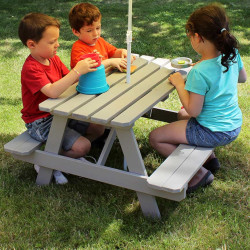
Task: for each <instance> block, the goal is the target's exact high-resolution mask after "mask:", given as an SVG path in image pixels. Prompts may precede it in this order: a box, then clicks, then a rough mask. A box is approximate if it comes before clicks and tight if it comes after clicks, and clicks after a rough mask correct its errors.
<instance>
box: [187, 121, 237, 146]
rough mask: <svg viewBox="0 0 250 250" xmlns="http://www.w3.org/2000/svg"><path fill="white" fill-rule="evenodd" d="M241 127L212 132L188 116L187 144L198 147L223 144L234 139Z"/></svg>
mask: <svg viewBox="0 0 250 250" xmlns="http://www.w3.org/2000/svg"><path fill="white" fill-rule="evenodd" d="M240 130H241V127H239V128H237V129H234V130H232V131H228V132H213V131H211V130H210V129H208V128H206V127H204V126H202V125H200V124H199V123H198V122H197V121H196V119H195V118H193V117H192V118H190V119H189V121H188V123H187V128H186V137H187V141H188V144H190V145H194V146H199V147H212V148H214V147H217V146H224V145H226V144H229V143H230V142H232V141H234V140H235V139H236V138H237V137H238V135H239V133H240Z"/></svg>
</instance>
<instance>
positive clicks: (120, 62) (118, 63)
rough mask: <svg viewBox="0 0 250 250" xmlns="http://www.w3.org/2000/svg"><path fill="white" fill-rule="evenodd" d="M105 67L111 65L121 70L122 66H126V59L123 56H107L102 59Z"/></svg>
mask: <svg viewBox="0 0 250 250" xmlns="http://www.w3.org/2000/svg"><path fill="white" fill-rule="evenodd" d="M102 64H103V65H104V67H105V69H106V68H108V67H110V66H112V67H113V68H117V69H118V70H120V71H122V68H126V67H127V60H126V59H124V58H109V59H106V60H103V61H102Z"/></svg>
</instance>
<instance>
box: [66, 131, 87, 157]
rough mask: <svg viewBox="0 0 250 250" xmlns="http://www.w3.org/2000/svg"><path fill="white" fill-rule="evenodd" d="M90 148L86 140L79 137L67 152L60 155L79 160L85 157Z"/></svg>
mask: <svg viewBox="0 0 250 250" xmlns="http://www.w3.org/2000/svg"><path fill="white" fill-rule="evenodd" d="M90 148H91V143H90V141H89V140H88V139H87V138H85V137H83V136H80V137H79V138H78V139H77V140H76V141H75V143H74V144H73V146H72V148H71V149H70V150H68V151H63V152H62V154H63V155H65V156H68V157H71V158H80V157H82V156H84V155H86V154H87V153H88V152H89V151H90Z"/></svg>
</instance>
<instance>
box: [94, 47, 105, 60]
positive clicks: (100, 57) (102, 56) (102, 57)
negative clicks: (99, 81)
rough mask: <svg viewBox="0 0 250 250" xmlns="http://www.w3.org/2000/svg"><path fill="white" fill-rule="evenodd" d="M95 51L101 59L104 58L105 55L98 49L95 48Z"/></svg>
mask: <svg viewBox="0 0 250 250" xmlns="http://www.w3.org/2000/svg"><path fill="white" fill-rule="evenodd" d="M93 53H96V54H98V55H99V57H100V58H101V59H102V58H103V56H102V55H101V54H100V52H99V51H98V50H97V49H95V50H93Z"/></svg>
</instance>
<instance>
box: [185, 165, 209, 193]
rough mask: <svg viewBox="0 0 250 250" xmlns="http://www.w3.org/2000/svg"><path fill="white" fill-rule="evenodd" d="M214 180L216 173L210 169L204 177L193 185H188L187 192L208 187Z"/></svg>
mask: <svg viewBox="0 0 250 250" xmlns="http://www.w3.org/2000/svg"><path fill="white" fill-rule="evenodd" d="M213 180H214V175H213V174H212V173H211V172H210V171H209V170H208V171H207V173H206V174H205V175H204V176H203V177H202V179H201V180H200V181H199V182H198V183H196V184H195V185H193V186H188V189H187V191H186V192H187V194H190V193H193V192H194V191H196V190H197V189H198V188H200V187H206V186H208V185H210V184H211V183H212V182H213Z"/></svg>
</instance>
